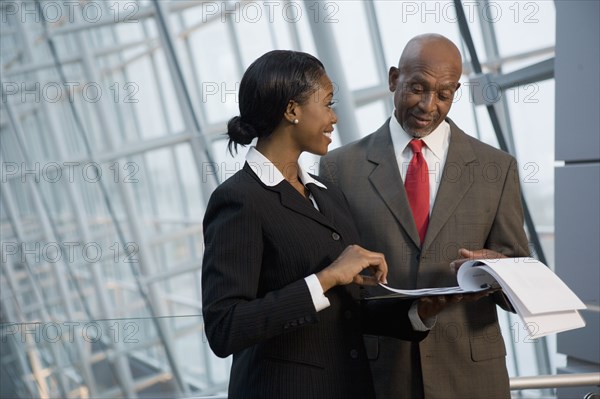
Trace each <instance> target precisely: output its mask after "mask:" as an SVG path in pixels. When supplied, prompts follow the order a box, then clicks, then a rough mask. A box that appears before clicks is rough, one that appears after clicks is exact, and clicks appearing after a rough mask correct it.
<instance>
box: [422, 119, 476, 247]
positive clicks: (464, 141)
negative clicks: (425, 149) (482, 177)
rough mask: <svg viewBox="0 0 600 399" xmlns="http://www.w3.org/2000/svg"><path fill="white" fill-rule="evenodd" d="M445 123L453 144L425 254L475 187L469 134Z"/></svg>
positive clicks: (427, 235) (427, 238)
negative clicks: (468, 192)
mask: <svg viewBox="0 0 600 399" xmlns="http://www.w3.org/2000/svg"><path fill="white" fill-rule="evenodd" d="M446 120H447V122H448V123H449V124H450V145H449V148H448V156H447V157H446V163H445V164H444V171H443V173H442V179H441V182H440V186H439V188H438V192H437V195H436V198H435V203H434V205H433V209H432V212H431V217H430V219H429V226H428V227H427V234H426V235H425V242H424V243H423V248H422V250H423V251H426V250H427V248H428V247H429V246H430V245H431V244H432V243H433V241H434V240H435V238H436V236H437V235H438V233H439V232H440V230H441V229H442V227H443V226H444V224H446V222H447V221H448V219H449V218H450V216H452V214H453V213H454V211H455V210H456V207H457V206H458V204H460V202H461V200H462V198H463V197H464V195H465V193H466V192H467V191H468V190H469V187H471V185H472V184H473V179H472V176H471V173H470V171H469V169H468V164H469V163H471V162H474V161H475V160H476V157H475V152H474V151H473V148H472V147H471V144H470V143H469V141H468V138H467V134H466V133H465V132H463V131H462V130H460V129H459V128H458V127H457V126H456V125H455V124H454V122H452V121H451V120H450V119H446Z"/></svg>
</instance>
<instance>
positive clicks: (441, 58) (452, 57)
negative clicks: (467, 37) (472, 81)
mask: <svg viewBox="0 0 600 399" xmlns="http://www.w3.org/2000/svg"><path fill="white" fill-rule="evenodd" d="M428 60H429V61H430V62H444V63H447V64H451V65H452V66H453V67H454V68H456V69H458V71H459V73H462V57H461V55H460V51H459V50H458V47H456V45H455V44H454V43H452V42H451V41H450V40H449V39H448V38H447V37H445V36H442V35H438V34H435V33H426V34H423V35H419V36H415V37H413V38H412V39H410V40H409V41H408V43H407V44H406V47H404V51H402V55H401V56H400V61H399V62H398V67H399V68H402V66H403V65H406V64H412V63H414V62H424V61H428Z"/></svg>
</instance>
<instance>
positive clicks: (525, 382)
mask: <svg viewBox="0 0 600 399" xmlns="http://www.w3.org/2000/svg"><path fill="white" fill-rule="evenodd" d="M584 386H597V387H600V372H598V373H580V374H561V375H538V376H531V377H513V378H511V379H510V390H511V391H517V390H523V389H543V388H569V387H584ZM599 398H600V390H599V391H598V392H596V393H588V394H587V395H585V396H584V399H599Z"/></svg>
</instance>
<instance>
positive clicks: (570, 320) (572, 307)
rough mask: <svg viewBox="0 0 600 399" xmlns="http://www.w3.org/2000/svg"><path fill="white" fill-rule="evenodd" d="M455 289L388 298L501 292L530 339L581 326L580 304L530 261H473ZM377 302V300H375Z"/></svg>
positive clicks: (410, 292)
mask: <svg viewBox="0 0 600 399" xmlns="http://www.w3.org/2000/svg"><path fill="white" fill-rule="evenodd" d="M457 280H458V286H457V287H443V288H422V289H416V290H399V289H394V288H390V287H388V286H385V285H382V286H383V287H384V288H386V289H388V290H390V291H392V292H394V294H391V295H389V296H388V297H390V298H392V297H423V296H432V295H453V294H467V293H474V292H480V291H485V290H490V289H491V290H495V289H502V292H504V294H505V295H506V297H507V298H508V300H509V301H510V302H511V304H512V305H513V307H514V308H515V310H516V311H517V314H518V315H519V316H520V317H521V319H522V320H523V322H524V323H525V325H526V327H527V330H528V332H529V333H530V334H531V337H532V338H539V337H543V336H544V335H548V334H552V333H557V332H560V331H567V330H572V329H575V328H580V327H583V326H585V321H584V320H583V318H582V317H581V315H580V314H579V312H578V309H585V308H586V306H585V305H584V303H583V302H581V300H580V299H579V298H578V297H577V295H575V294H574V293H573V291H571V289H569V287H567V285H566V284H565V283H564V282H563V281H562V280H561V279H560V278H558V276H557V275H556V274H554V273H553V272H552V270H550V269H549V268H548V267H547V266H546V265H544V264H543V263H541V262H539V261H538V260H536V259H533V258H503V259H477V260H472V261H468V262H465V263H464V264H463V265H462V266H461V267H460V269H458V273H457ZM379 298H381V297H379Z"/></svg>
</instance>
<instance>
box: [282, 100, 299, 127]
mask: <svg viewBox="0 0 600 399" xmlns="http://www.w3.org/2000/svg"><path fill="white" fill-rule="evenodd" d="M300 113H301V110H300V104H298V103H297V102H296V101H294V100H290V101H289V102H288V104H287V107H286V108H285V112H284V114H283V117H284V118H285V119H286V120H287V121H288V122H290V123H294V120H295V119H299V117H300Z"/></svg>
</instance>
